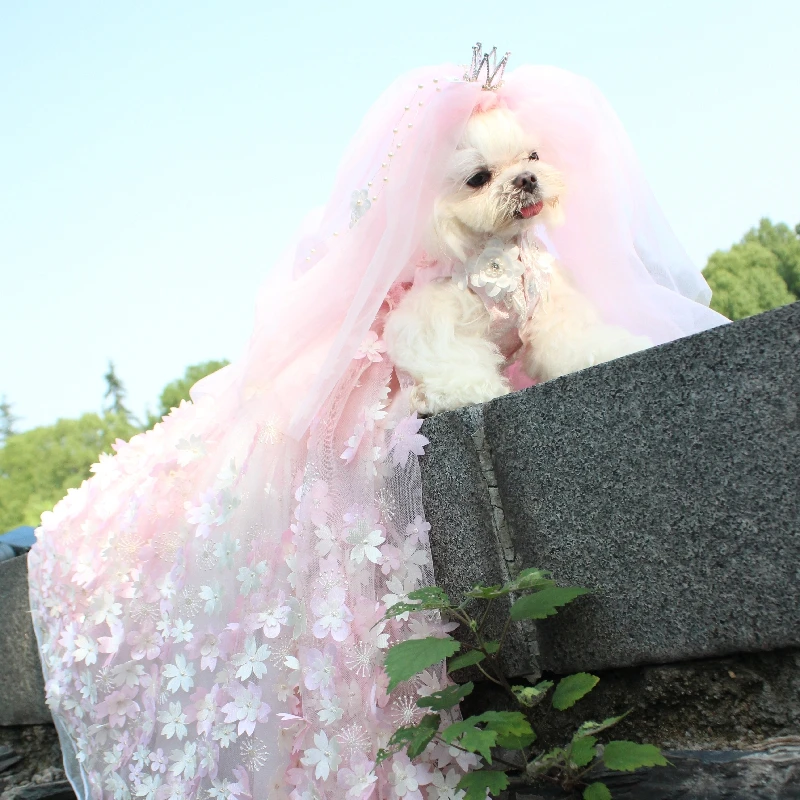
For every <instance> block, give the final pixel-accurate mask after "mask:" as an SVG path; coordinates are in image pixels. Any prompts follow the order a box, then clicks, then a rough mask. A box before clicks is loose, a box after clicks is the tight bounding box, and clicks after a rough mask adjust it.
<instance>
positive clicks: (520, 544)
mask: <svg viewBox="0 0 800 800" xmlns="http://www.w3.org/2000/svg"><path fill="white" fill-rule="evenodd" d="M798 344H800V304H797V303H796V304H794V305H792V306H788V307H785V308H783V309H779V310H776V311H773V312H769V313H767V314H763V315H760V316H758V317H754V318H751V319H748V320H743V321H741V322H737V323H734V324H732V325H728V326H725V327H722V328H718V329H716V330H712V331H708V332H706V333H702V334H699V335H697V336H693V337H688V338H686V339H682V340H679V341H677V342H673V343H671V344H668V345H664V346H662V347H659V348H655V349H652V350H648V351H645V352H642V353H637V354H635V355H632V356H629V357H627V358H624V359H620V360H618V361H614V362H611V363H609V364H603V365H600V366H598V367H595V368H592V369H589V370H584V371H583V372H580V373H576V374H574V375H569V376H566V377H564V378H561V379H559V380H555V381H551V382H549V383H546V384H543V385H541V386H537V387H534V388H533V389H529V390H527V391H525V392H520V393H517V394H514V395H510V396H508V397H504V398H500V399H498V400H495V401H493V402H491V403H488V404H486V405H485V406H484V407H483V418H484V432H485V437H486V442H487V444H488V448H489V450H490V451H491V458H492V462H493V466H494V474H495V476H496V482H497V487H498V489H499V498H500V500H501V501H502V508H503V511H504V514H505V518H504V521H505V528H506V531H505V536H507V538H508V541H509V542H510V544H511V548H512V550H513V552H511V553H510V554H509V553H507V552H506V553H505V558H504V561H505V562H506V563H505V564H503V567H504V568H508V569H511V571H512V572H513V570H514V569H516V568H518V567H527V566H539V567H544V568H547V569H551V570H552V571H553V572H554V575H555V577H556V578H557V580H558V581H559V582H560V583H561V584H578V585H582V586H588V587H591V588H593V589H594V590H595V593H594V594H593V595H592V596H590V597H585V598H581V599H579V600H578V601H576V602H575V603H574V604H573V605H572V606H570V607H569V608H567V609H565V610H564V611H562V612H561V613H559V614H558V615H557V616H556V617H554V618H552V619H549V620H547V621H545V622H542V623H541V624H539V626H538V628H539V633H538V646H539V650H540V651H541V655H540V657H539V660H540V665H541V667H542V669H545V670H550V671H553V672H557V673H561V674H563V673H567V672H572V671H576V670H581V669H595V670H596V669H608V668H611V667H621V666H630V665H633V664H639V663H669V662H675V661H681V660H686V659H695V658H707V657H710V656H714V655H724V654H728V653H735V652H743V651H758V650H770V649H776V648H786V647H792V646H798V645H800V575H799V574H798V569H797V564H798V563H800V532H799V531H798V474H800V446H799V445H800V428H799V427H798V424H797V402H798V401H797V387H798V380H799V379H800V366H799V365H798V360H797V352H798ZM470 413H472V412H471V411H470V410H462V411H458V412H452V413H450V414H444V415H440V416H439V417H436V418H433V419H431V420H428V421H427V422H426V423H425V427H424V429H423V431H424V432H425V434H426V435H430V433H432V432H435V431H442V432H444V431H445V430H450V429H455V428H456V427H457V422H456V421H455V420H457V419H460V420H462V421H463V420H465V419H467V418H468V415H469V414H470ZM465 447H466V444H465V442H464V441H463V438H462V440H459V441H458V443H457V445H454V444H453V443H451V441H450V440H449V439H448V438H447V437H446V436H445V435H444V433H443V434H442V435H441V436H439V437H438V438H436V437H434V439H432V445H431V446H430V447H429V448H428V451H429V454H428V456H427V458H429V459H431V462H432V463H433V462H434V461H435V462H436V463H445V462H447V461H448V459H451V460H452V459H454V458H458V459H461V460H462V461H463V462H464V463H465V464H466V463H468V461H469V458H468V456H466V455H465V454H464V449H465ZM449 448H453V452H452V453H451V454H449V455H448V454H446V453H444V452H438V451H441V450H447V449H449ZM423 476H424V480H425V483H426V485H425V487H424V490H425V493H426V496H437V497H438V498H439V500H438V502H439V504H440V505H441V506H442V507H441V508H439V509H438V510H437V514H438V517H437V519H440V520H442V521H446V524H447V525H448V526H449V527H450V529H459V530H463V531H464V534H463V539H462V540H461V542H460V545H459V546H460V548H461V551H460V552H461V555H460V557H459V558H454V557H448V558H439V559H438V561H439V571H438V573H437V577H438V578H439V579H440V580H441V581H442V582H443V583H446V584H451V583H453V584H457V583H458V582H459V581H460V580H461V576H460V575H459V574H455V573H458V572H459V571H460V569H461V567H460V565H461V564H463V563H464V561H465V560H469V558H465V554H470V558H471V557H472V554H474V553H476V552H477V551H478V550H481V549H485V548H486V547H487V545H486V542H487V540H493V539H494V540H496V539H497V535H498V534H497V532H496V531H495V530H493V529H492V528H491V527H487V526H486V525H485V524H484V525H482V526H476V527H475V529H474V530H470V529H469V528H468V526H467V525H465V523H464V522H463V518H464V517H465V516H466V515H467V514H475V513H476V512H475V511H474V510H473V508H467V507H466V506H465V505H464V504H463V503H462V501H461V498H460V497H459V498H458V499H456V500H455V501H452V500H450V498H449V497H448V495H447V493H446V491H445V488H446V487H445V484H441V485H440V482H441V481H443V480H445V478H444V476H443V475H442V474H441V471H440V470H433V469H431V470H426V471H425V472H424V473H423ZM461 479H462V480H465V481H470V482H474V481H476V480H479V479H480V475H479V474H478V472H477V471H476V470H475V468H474V466H470V467H469V471H467V469H466V468H464V470H463V473H462V478H461ZM447 480H450V483H451V484H452V483H453V482H454V481H455V478H454V477H451V478H448V479H447ZM473 491H477V490H473ZM426 508H427V506H426ZM484 518H488V516H487V514H486V513H484ZM439 524H440V523H437V524H435V525H434V531H432V541H433V543H434V548H435V549H434V554H436V550H437V549H438V548H439V547H440V541H441V539H442V537H444V536H446V531H445V530H443V529H437V528H438V525H439ZM493 546H494V547H495V549H497V547H498V545H497V543H496V542H495V543H494V544H493ZM501 552H502V548H501ZM455 565H459V566H455ZM509 565H510V566H509ZM528 671H532V670H528Z"/></svg>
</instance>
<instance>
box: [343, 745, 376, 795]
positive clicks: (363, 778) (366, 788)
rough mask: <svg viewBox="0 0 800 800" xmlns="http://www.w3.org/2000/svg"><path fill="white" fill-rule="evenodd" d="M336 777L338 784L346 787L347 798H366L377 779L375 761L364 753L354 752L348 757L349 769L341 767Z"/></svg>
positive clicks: (373, 789) (371, 791) (373, 788)
mask: <svg viewBox="0 0 800 800" xmlns="http://www.w3.org/2000/svg"><path fill="white" fill-rule="evenodd" d="M336 778H337V780H338V781H339V784H340V785H342V786H346V787H347V800H367V799H368V798H369V797H371V796H372V793H373V792H374V791H375V783H376V781H377V780H378V776H377V775H376V774H375V762H374V761H370V760H369V759H368V758H367V757H366V756H365V755H364V753H354V754H353V755H352V756H351V757H350V769H348V768H347V767H342V769H340V770H339V772H338V773H337V775H336Z"/></svg>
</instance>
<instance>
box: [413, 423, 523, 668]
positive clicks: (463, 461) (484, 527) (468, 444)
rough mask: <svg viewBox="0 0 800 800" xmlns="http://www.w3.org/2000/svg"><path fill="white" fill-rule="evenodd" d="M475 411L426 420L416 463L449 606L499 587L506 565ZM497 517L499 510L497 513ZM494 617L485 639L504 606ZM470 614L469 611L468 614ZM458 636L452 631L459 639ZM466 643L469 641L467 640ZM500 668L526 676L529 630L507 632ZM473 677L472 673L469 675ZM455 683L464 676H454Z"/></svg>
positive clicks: (495, 631) (503, 604)
mask: <svg viewBox="0 0 800 800" xmlns="http://www.w3.org/2000/svg"><path fill="white" fill-rule="evenodd" d="M480 413H481V409H480V408H473V409H462V410H461V411H459V412H457V413H454V414H441V415H439V416H437V417H433V418H431V419H429V420H426V421H425V423H424V425H423V428H422V433H424V435H425V436H427V437H428V439H429V440H430V445H429V446H428V447H426V454H425V455H424V456H423V457H422V458H421V459H420V467H421V469H422V499H423V504H424V506H425V515H426V517H427V520H428V522H429V523H430V525H431V552H432V555H433V562H434V570H435V573H436V576H437V582H438V584H439V585H440V586H441V587H442V588H443V589H444V590H445V591H446V592H447V593H448V594H449V595H450V597H451V599H452V600H453V601H455V602H460V601H461V599H462V597H463V594H464V592H466V591H469V590H470V589H472V588H473V587H474V586H475V585H476V584H478V583H483V584H487V585H493V584H499V583H505V582H506V581H507V580H508V579H509V564H508V562H507V560H506V558H505V555H504V548H503V542H502V541H501V540H500V537H499V536H498V530H497V528H498V521H497V519H496V513H495V509H494V508H493V505H492V498H491V493H492V487H491V486H489V484H490V483H493V481H492V480H491V478H490V479H489V480H488V481H487V476H486V474H485V472H484V469H485V468H486V469H488V470H489V472H490V471H491V463H490V461H489V460H488V459H485V461H487V462H488V463H484V464H483V465H482V464H481V454H480V452H479V448H476V442H475V438H474V437H475V436H476V435H480V431H481V418H480ZM499 514H500V516H502V511H500V512H499ZM495 607H496V610H497V612H498V613H497V615H494V616H493V617H492V619H491V621H490V623H489V625H488V626H487V631H486V634H487V638H495V639H496V638H499V636H500V634H501V629H502V615H503V614H504V612H506V611H507V609H508V602H507V601H505V600H504V601H497V602H496V603H495ZM471 610H472V609H471ZM462 634H463V632H462V631H456V632H454V634H453V635H454V636H456V637H458V638H460V637H461V635H462ZM467 641H469V638H468V637H467ZM505 650H506V653H507V655H506V659H505V662H504V665H503V666H504V669H505V670H506V671H507V672H508V673H509V674H516V675H519V674H526V673H529V672H530V671H531V665H532V664H534V663H535V631H534V630H533V628H532V627H523V626H518V627H516V628H515V629H514V630H513V631H511V634H510V638H509V640H508V647H507V648H505ZM475 672H476V673H477V670H475ZM458 677H459V678H460V679H463V678H464V673H461V674H459V676H458Z"/></svg>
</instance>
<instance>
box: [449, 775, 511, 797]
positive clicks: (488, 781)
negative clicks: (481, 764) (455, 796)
mask: <svg viewBox="0 0 800 800" xmlns="http://www.w3.org/2000/svg"><path fill="white" fill-rule="evenodd" d="M507 786H508V776H507V775H506V774H505V772H500V771H499V770H493V769H477V770H475V771H474V772H468V773H467V774H466V775H464V777H462V778H461V780H460V781H459V782H458V786H457V787H456V788H457V789H463V790H464V791H465V792H466V794H465V795H464V800H486V792H487V790H488V791H489V793H490V794H491V795H492V796H493V797H496V796H497V795H498V794H500V792H502V791H503V789H505V788H506V787H507Z"/></svg>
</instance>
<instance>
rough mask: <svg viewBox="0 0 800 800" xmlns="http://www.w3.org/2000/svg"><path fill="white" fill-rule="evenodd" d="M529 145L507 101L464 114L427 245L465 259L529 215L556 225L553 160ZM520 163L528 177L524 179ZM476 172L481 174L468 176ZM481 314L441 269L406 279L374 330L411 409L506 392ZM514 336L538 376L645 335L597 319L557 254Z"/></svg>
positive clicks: (513, 231)
mask: <svg viewBox="0 0 800 800" xmlns="http://www.w3.org/2000/svg"><path fill="white" fill-rule="evenodd" d="M532 155H533V156H538V154H536V142H535V141H534V140H532V139H531V138H530V136H528V135H526V133H525V132H524V131H523V130H522V129H521V127H520V126H519V124H518V123H517V121H516V119H515V117H514V116H513V114H512V113H511V112H510V111H507V110H505V109H494V110H491V111H487V112H478V113H476V114H474V115H473V117H472V118H471V119H470V122H469V124H468V126H467V129H466V132H465V135H464V137H463V140H462V142H461V144H460V146H459V148H458V150H457V151H456V153H455V155H454V157H453V159H452V162H451V164H450V165H449V178H448V187H447V189H446V191H445V192H444V193H443V195H442V196H441V197H440V198H439V199H438V201H437V203H436V206H435V208H434V209H433V214H432V224H431V234H432V237H433V239H434V241H433V242H432V243H431V248H430V249H431V251H432V252H436V251H437V250H438V252H441V253H444V255H445V256H447V257H449V258H451V259H454V260H456V261H465V260H466V259H467V258H468V257H469V255H470V254H472V253H474V252H476V251H477V252H480V250H481V249H482V247H483V243H484V242H485V241H486V240H487V238H488V237H490V236H498V237H500V238H502V239H504V240H512V239H513V238H514V237H518V236H519V235H520V234H522V233H523V232H524V230H525V228H526V227H527V226H528V225H530V224H532V223H533V222H534V221H535V222H536V223H543V224H544V225H545V226H553V225H558V224H559V223H560V222H561V221H562V218H561V209H562V206H561V203H560V202H559V201H560V199H561V198H562V197H563V196H564V193H565V191H566V189H567V187H565V185H564V181H563V178H562V176H561V173H560V172H559V171H558V170H557V169H556V168H555V167H553V166H552V165H550V164H547V163H545V162H544V161H542V160H539V159H538V157H533V158H532ZM525 173H531V174H532V176H533V178H534V180H532V181H530V180H529V181H525V180H524V177H525V176H524V174H525ZM476 175H481V178H480V179H479V180H483V181H485V182H484V183H483V185H480V186H477V187H473V186H470V185H469V184H468V181H470V180H471V179H474V176H476ZM473 182H474V180H473ZM537 204H539V205H540V207H541V210H539V211H538V213H537V214H536V215H535V216H534V217H531V218H525V217H523V216H522V213H521V212H522V210H523V209H525V208H529V207H531V206H536V205H537ZM530 210H535V209H530ZM489 321H490V317H489V313H488V311H487V310H486V307H485V305H484V303H483V300H481V298H480V297H478V296H477V295H476V294H474V293H473V292H472V291H470V290H468V289H466V290H465V289H461V288H459V287H458V285H457V284H456V283H455V282H454V281H453V280H451V279H449V278H447V279H444V280H438V281H432V282H428V283H424V284H422V285H417V286H414V287H413V288H412V289H411V290H410V291H409V292H408V293H407V294H406V295H405V296H404V297H403V299H402V300H401V301H400V303H399V304H398V306H397V307H396V308H395V309H394V310H393V311H392V312H391V313H390V315H389V316H388V318H387V321H386V326H385V330H384V340H385V342H386V345H387V349H388V353H389V356H390V357H391V359H392V360H393V362H394V363H395V364H396V366H397V367H398V368H399V369H401V370H403V371H404V372H406V373H408V374H409V375H410V376H411V377H412V378H413V380H414V383H415V386H414V389H413V391H412V404H413V406H414V408H415V410H416V411H418V412H419V413H420V414H424V415H427V414H436V413H438V412H440V411H446V410H449V409H453V408H459V407H460V406H464V405H469V404H472V403H482V402H486V401H487V400H491V399H492V398H494V397H499V396H500V395H503V394H507V393H508V392H509V390H510V388H509V383H508V380H507V379H506V377H505V376H504V375H503V370H504V368H505V366H506V361H505V358H504V356H503V355H502V354H501V353H500V350H499V349H498V347H497V344H496V343H495V342H493V341H492V340H491V338H490V328H489ZM520 338H521V340H522V343H523V348H522V350H521V355H520V358H521V362H522V367H523V369H524V370H525V372H526V374H527V375H528V376H529V377H531V378H534V379H537V380H540V381H546V380H550V379H552V378H556V377H559V376H561V375H565V374H567V373H569V372H574V371H576V370H579V369H583V368H585V367H589V366H592V365H593V364H598V363H601V362H603V361H609V360H611V359H613V358H618V357H620V356H623V355H627V354H629V353H632V352H635V351H637V350H641V349H643V348H645V347H648V346H649V345H650V342H649V340H647V339H646V338H644V337H639V336H634V335H632V334H630V333H628V332H627V331H625V330H623V329H621V328H618V327H613V326H610V325H606V324H604V323H603V322H602V321H601V320H600V317H599V315H598V313H597V311H596V310H595V308H594V307H593V305H592V303H591V302H590V301H589V300H588V299H587V298H586V297H584V296H583V295H582V294H581V293H580V292H579V291H578V290H577V289H576V288H575V286H574V285H573V284H572V283H571V281H570V279H569V277H568V275H567V274H566V273H565V272H564V271H563V270H562V269H560V268H559V267H558V265H557V264H556V265H555V267H554V269H553V272H552V274H551V278H550V285H549V288H548V291H547V292H546V293H545V296H544V297H542V299H541V300H540V301H539V303H538V304H537V305H536V307H535V309H534V312H533V315H532V317H530V318H529V319H527V320H525V321H524V322H523V324H522V326H521V328H520Z"/></svg>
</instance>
